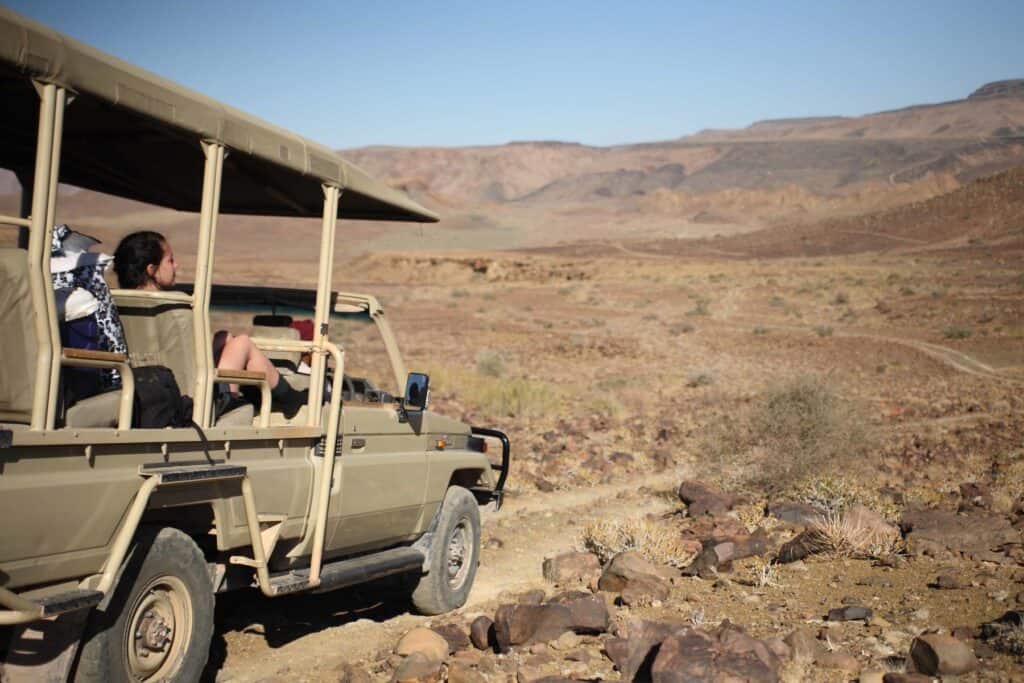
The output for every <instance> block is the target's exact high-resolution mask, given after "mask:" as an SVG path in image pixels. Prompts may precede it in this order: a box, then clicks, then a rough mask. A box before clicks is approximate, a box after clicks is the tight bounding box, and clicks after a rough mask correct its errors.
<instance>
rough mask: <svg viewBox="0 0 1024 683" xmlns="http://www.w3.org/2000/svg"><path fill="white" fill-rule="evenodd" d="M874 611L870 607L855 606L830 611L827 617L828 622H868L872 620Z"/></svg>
mask: <svg viewBox="0 0 1024 683" xmlns="http://www.w3.org/2000/svg"><path fill="white" fill-rule="evenodd" d="M871 615H872V611H871V608H870V607H856V606H853V605H850V606H847V607H837V608H835V609H830V610H829V611H828V616H827V617H825V618H826V619H827V620H828V621H867V620H868V619H870V618H871Z"/></svg>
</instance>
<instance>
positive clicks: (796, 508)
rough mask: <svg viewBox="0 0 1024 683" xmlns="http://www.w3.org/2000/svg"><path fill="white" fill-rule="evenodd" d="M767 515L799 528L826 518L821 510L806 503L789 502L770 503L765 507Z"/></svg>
mask: <svg viewBox="0 0 1024 683" xmlns="http://www.w3.org/2000/svg"><path fill="white" fill-rule="evenodd" d="M765 514H766V515H768V516H769V517H774V518H775V519H779V520H782V521H783V522H787V523H789V524H796V525H799V526H810V525H811V524H814V523H816V522H820V521H822V520H823V519H824V518H825V513H824V511H823V510H822V509H821V508H818V507H815V506H813V505H808V504H806V503H791V502H787V501H782V502H777V503H769V504H768V505H767V506H766V507H765Z"/></svg>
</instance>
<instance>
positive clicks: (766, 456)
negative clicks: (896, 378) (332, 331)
mask: <svg viewBox="0 0 1024 683" xmlns="http://www.w3.org/2000/svg"><path fill="white" fill-rule="evenodd" d="M869 448H870V443H869V439H868V434H867V430H866V427H865V423H864V420H863V418H862V417H861V416H860V413H859V411H858V410H856V409H855V407H854V406H851V405H849V404H848V403H847V402H846V401H843V400H841V399H840V398H839V396H838V394H837V393H836V392H835V390H834V389H833V388H832V387H831V386H830V385H829V383H828V382H827V381H826V380H824V379H822V378H821V377H818V376H815V375H798V376H795V377H792V378H790V379H787V380H784V381H782V382H779V383H777V384H773V385H772V386H769V387H768V388H767V389H765V390H764V391H763V392H762V393H761V395H760V396H759V397H758V398H757V399H756V400H755V401H753V402H752V403H751V404H749V406H748V407H747V409H746V410H743V411H740V412H739V413H736V414H731V415H730V414H727V415H724V416H722V417H721V418H720V419H719V420H718V421H717V422H716V423H713V424H712V425H711V426H710V427H709V428H708V430H707V435H706V436H705V437H704V439H703V440H702V443H701V451H702V452H703V453H706V454H707V455H708V456H709V458H708V459H709V461H710V462H713V463H715V464H716V465H717V468H718V470H719V474H720V476H721V478H722V479H723V480H725V481H726V482H727V483H728V484H729V485H735V486H739V487H749V486H759V487H762V488H765V489H767V490H769V491H778V490H780V489H784V488H786V487H787V486H790V485H792V483H794V482H799V481H804V480H807V479H809V478H810V477H813V476H816V475H817V474H818V473H819V472H820V471H822V470H823V469H825V468H826V467H828V466H831V465H833V464H834V463H836V462H849V463H852V462H856V461H857V459H858V458H859V457H861V456H862V455H863V454H864V453H866V452H867V451H868V449H869Z"/></svg>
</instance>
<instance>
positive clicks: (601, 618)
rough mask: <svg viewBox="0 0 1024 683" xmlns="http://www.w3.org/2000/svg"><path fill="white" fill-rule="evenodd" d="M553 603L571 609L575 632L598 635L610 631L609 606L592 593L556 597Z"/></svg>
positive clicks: (571, 624)
mask: <svg viewBox="0 0 1024 683" xmlns="http://www.w3.org/2000/svg"><path fill="white" fill-rule="evenodd" d="M627 589H628V587H627ZM551 602H552V603H554V604H558V605H564V606H565V607H567V608H569V614H570V623H569V627H570V628H571V629H572V630H573V631H574V632H576V633H581V634H598V633H605V632H606V631H608V626H609V624H610V623H611V616H609V614H608V607H607V605H605V602H604V600H602V599H601V598H600V597H598V596H596V595H594V594H592V593H584V592H582V591H574V592H571V593H563V594H562V595H558V596H555V597H554V598H553V599H552V600H551Z"/></svg>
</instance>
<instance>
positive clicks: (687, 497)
mask: <svg viewBox="0 0 1024 683" xmlns="http://www.w3.org/2000/svg"><path fill="white" fill-rule="evenodd" d="M679 500H681V501H683V502H684V503H686V511H687V514H689V515H690V516H691V517H699V516H700V515H712V516H717V515H724V514H725V513H727V512H729V510H732V508H733V506H734V505H735V504H736V498H735V496H732V495H730V494H727V493H723V492H722V491H719V490H718V489H716V488H714V487H712V486H708V485H707V484H704V483H702V482H699V481H693V480H689V481H684V482H683V483H681V484H680V485H679Z"/></svg>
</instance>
